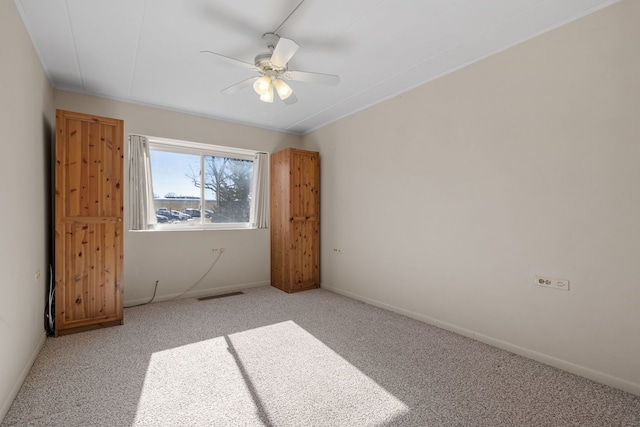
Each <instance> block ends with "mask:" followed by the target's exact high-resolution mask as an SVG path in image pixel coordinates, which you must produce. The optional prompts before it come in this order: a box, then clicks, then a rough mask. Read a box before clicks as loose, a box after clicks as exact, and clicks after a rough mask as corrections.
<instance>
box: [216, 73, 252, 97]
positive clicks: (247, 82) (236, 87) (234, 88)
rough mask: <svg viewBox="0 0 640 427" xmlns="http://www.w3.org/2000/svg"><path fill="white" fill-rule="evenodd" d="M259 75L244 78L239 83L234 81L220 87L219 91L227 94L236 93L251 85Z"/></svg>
mask: <svg viewBox="0 0 640 427" xmlns="http://www.w3.org/2000/svg"><path fill="white" fill-rule="evenodd" d="M259 78H260V77H259V76H258V77H250V78H248V79H246V80H243V81H241V82H240V83H236V84H234V85H231V86H229V87H228V88H226V89H222V90H221V92H222V93H226V94H228V95H233V94H234V93H237V92H239V91H241V90H242V89H245V88H247V87H250V86H252V85H253V83H254V82H255V81H256V80H258V79H259Z"/></svg>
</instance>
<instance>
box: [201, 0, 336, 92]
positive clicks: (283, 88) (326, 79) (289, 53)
mask: <svg viewBox="0 0 640 427" xmlns="http://www.w3.org/2000/svg"><path fill="white" fill-rule="evenodd" d="M303 2H304V0H302V1H301V2H300V4H298V6H296V8H295V9H294V10H293V12H291V13H290V14H289V16H287V18H286V19H285V20H284V22H283V23H282V24H280V26H279V27H278V28H277V29H276V31H274V32H273V33H266V34H264V35H263V36H262V40H264V42H265V44H266V46H267V50H268V51H267V52H265V53H260V54H258V55H256V57H255V59H254V63H253V64H250V63H248V62H244V61H240V60H238V59H234V58H230V57H228V56H224V55H221V54H219V53H216V52H211V51H209V50H203V51H201V53H209V54H212V55H215V56H216V58H218V59H220V60H222V61H225V62H227V63H229V64H233V65H237V66H240V67H243V68H247V69H250V70H253V71H256V72H258V73H259V75H258V76H255V77H250V78H248V79H246V80H243V81H241V82H239V83H236V84H234V85H232V86H229V87H228V88H226V89H223V90H222V93H227V94H233V93H236V92H238V91H239V90H241V89H244V88H247V87H249V86H253V90H254V91H255V92H256V93H257V94H258V95H260V100H261V101H264V102H269V103H271V102H273V100H274V97H275V96H274V92H275V93H277V94H278V97H279V98H280V99H281V100H282V101H283V102H284V103H285V104H295V103H296V102H297V101H298V99H297V98H296V96H295V95H294V94H293V89H291V87H290V86H289V85H288V84H287V83H286V82H285V80H289V81H300V82H307V83H320V84H325V85H332V86H335V85H337V84H338V83H339V82H340V77H338V76H336V75H333V74H322V73H310V72H307V71H295V70H290V69H289V61H290V60H291V58H292V57H293V55H295V53H296V52H297V51H298V48H299V46H298V44H297V43H296V42H294V41H293V40H290V39H286V38H284V37H280V36H279V35H278V34H276V33H277V32H278V30H280V28H282V26H283V25H284V24H285V22H287V20H288V19H289V18H290V17H291V15H293V13H294V12H295V11H296V10H297V9H298V8H299V7H300V5H302V3H303Z"/></svg>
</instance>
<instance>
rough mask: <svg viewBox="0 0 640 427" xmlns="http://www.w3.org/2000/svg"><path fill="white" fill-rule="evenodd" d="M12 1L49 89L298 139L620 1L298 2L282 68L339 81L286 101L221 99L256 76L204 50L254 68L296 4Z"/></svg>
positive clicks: (246, 94)
mask: <svg viewBox="0 0 640 427" xmlns="http://www.w3.org/2000/svg"><path fill="white" fill-rule="evenodd" d="M14 1H15V3H16V5H17V7H18V10H19V11H20V14H21V16H22V18H23V20H24V23H25V25H26V27H27V30H28V32H29V34H30V36H31V39H32V40H33V43H34V45H35V47H36V50H37V52H38V55H39V56H40V60H41V61H42V64H43V66H44V68H45V71H46V73H47V75H48V76H49V79H50V81H51V83H52V85H53V86H54V87H56V88H59V89H65V90H71V91H75V92H82V93H87V94H91V95H96V96H101V97H108V98H113V99H118V100H124V101H129V102H134V103H140V104H145V105H151V106H157V107H160V108H166V109H171V110H176V111H182V112H186V113H190V114H196V115H201V116H206V117H213V118H217V119H222V120H227V121H233V122H239V123H245V124H250V125H253V126H258V127H262V128H269V129H275V130H279V131H284V132H289V133H296V134H304V133H306V132H309V131H311V130H313V129H316V128H318V127H320V126H323V125H325V124H327V123H330V122H332V121H335V120H337V119H339V118H341V117H344V116H346V115H349V114H351V113H353V112H355V111H359V110H362V109H364V108H366V107H368V106H370V105H373V104H376V103H378V102H380V101H381V100H383V99H386V98H389V97H391V96H394V95H397V94H399V93H402V92H404V91H407V90H408V89H411V88H413V87H416V86H418V85H420V84H423V83H425V82H428V81H430V80H433V79H435V78H437V77H439V76H442V75H443V74H446V73H449V72H451V71H453V70H456V69H458V68H460V67H463V66H465V65H468V64H470V63H473V62H475V61H477V60H479V59H482V58H484V57H486V56H488V55H491V54H493V53H496V52H499V51H501V50H504V49H506V48H508V47H510V46H513V45H514V44H517V43H520V42H522V41H524V40H527V39H529V38H531V37H534V36H536V35H538V34H541V33H543V32H545V31H548V30H550V29H552V28H555V27H557V26H559V25H562V24H565V23H567V22H569V21H571V20H574V19H577V18H579V17H581V16H584V15H586V14H588V13H591V12H594V11H596V10H598V9H600V8H602V7H605V6H608V5H610V4H613V3H616V2H617V1H618V0H305V1H304V3H303V4H302V5H301V6H300V7H299V8H298V10H296V11H295V13H294V14H293V15H292V16H291V17H290V19H289V20H287V21H286V23H285V25H284V26H282V28H281V29H280V31H278V34H279V35H280V36H282V37H285V38H289V39H292V40H294V41H296V42H297V43H298V44H299V45H300V49H299V50H298V52H297V53H296V55H295V56H294V57H293V59H292V60H291V61H290V63H289V68H290V69H294V70H303V71H313V72H320V73H327V74H338V75H339V76H340V79H341V81H340V84H339V85H338V86H336V87H332V86H322V85H317V84H310V83H302V82H290V86H291V87H292V88H293V90H294V93H295V94H296V96H297V98H298V102H297V103H296V104H293V105H285V104H284V103H283V102H282V101H280V100H279V99H277V97H276V100H275V102H274V103H273V104H267V103H264V102H261V101H260V100H259V99H258V96H257V95H256V94H255V92H254V91H253V90H252V89H251V88H250V87H249V88H247V89H245V90H243V91H241V92H239V93H237V94H234V95H227V94H223V93H220V91H221V90H222V89H225V88H227V87H228V86H231V85H232V84H234V83H237V82H239V81H241V80H244V79H247V78H249V77H252V76H254V75H257V74H256V73H255V72H253V71H251V70H247V69H243V68H241V67H236V66H233V65H230V64H228V63H225V62H222V61H220V60H218V59H217V58H216V57H214V56H212V55H206V54H201V53H200V51H201V50H211V51H215V52H218V53H220V54H223V55H226V56H229V57H233V58H237V59H239V60H241V61H244V62H249V63H253V60H254V57H255V55H257V54H258V53H262V52H264V51H266V48H265V46H264V43H263V41H262V35H263V34H264V33H268V32H273V31H274V30H275V29H276V28H277V27H278V26H279V25H280V24H281V23H282V22H283V21H284V20H285V18H286V17H287V16H288V15H289V14H290V13H291V12H292V11H293V10H294V9H295V8H296V6H297V5H298V4H299V3H300V0H271V1H265V0H238V1H231V0H226V1H225V0H183V1H176V0H14Z"/></svg>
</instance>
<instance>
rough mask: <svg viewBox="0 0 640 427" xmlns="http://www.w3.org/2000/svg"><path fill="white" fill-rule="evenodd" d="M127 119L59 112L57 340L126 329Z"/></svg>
mask: <svg viewBox="0 0 640 427" xmlns="http://www.w3.org/2000/svg"><path fill="white" fill-rule="evenodd" d="M123 158H124V155H123V122H122V121H121V120H115V119H109V118H104V117H95V116H89V115H86V114H79V113H72V112H69V111H62V110H57V111H56V163H55V286H56V287H55V305H56V317H55V335H56V336H58V335H64V334H69V333H74V332H80V331H85V330H90V329H97V328H101V327H105V326H112V325H119V324H122V290H123V288H122V261H123V258H122V257H123V241H122V237H123V236H122V231H123V226H122V216H123Z"/></svg>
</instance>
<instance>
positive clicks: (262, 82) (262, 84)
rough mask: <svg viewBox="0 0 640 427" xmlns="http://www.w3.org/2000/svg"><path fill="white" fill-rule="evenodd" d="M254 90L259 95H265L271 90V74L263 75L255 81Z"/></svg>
mask: <svg viewBox="0 0 640 427" xmlns="http://www.w3.org/2000/svg"><path fill="white" fill-rule="evenodd" d="M253 90H255V91H256V93H257V94H258V95H263V94H265V93H267V92H268V91H270V90H271V78H270V77H269V76H262V77H260V78H259V79H258V80H256V81H255V82H253Z"/></svg>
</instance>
